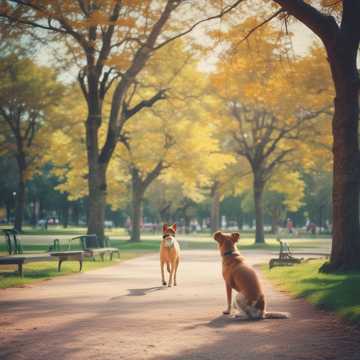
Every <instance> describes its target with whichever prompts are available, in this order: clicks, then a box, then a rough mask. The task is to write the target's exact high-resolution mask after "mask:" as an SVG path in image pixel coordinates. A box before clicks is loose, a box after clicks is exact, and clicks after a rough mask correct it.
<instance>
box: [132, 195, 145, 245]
mask: <svg viewBox="0 0 360 360" xmlns="http://www.w3.org/2000/svg"><path fill="white" fill-rule="evenodd" d="M142 203H143V191H142V189H139V188H133V191H132V211H131V224H132V229H131V239H130V241H132V242H139V241H140V232H141V219H142Z"/></svg>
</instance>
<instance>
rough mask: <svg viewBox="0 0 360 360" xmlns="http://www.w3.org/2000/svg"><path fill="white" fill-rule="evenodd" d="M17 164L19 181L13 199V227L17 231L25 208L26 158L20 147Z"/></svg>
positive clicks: (20, 225)
mask: <svg viewBox="0 0 360 360" xmlns="http://www.w3.org/2000/svg"><path fill="white" fill-rule="evenodd" d="M16 160H17V165H18V170H19V183H18V187H17V192H16V195H15V196H16V199H15V222H14V229H15V230H16V231H18V232H21V230H22V223H23V218H24V208H25V184H26V181H25V171H26V159H25V155H24V153H23V152H22V150H21V149H20V150H19V152H18V154H17V156H16Z"/></svg>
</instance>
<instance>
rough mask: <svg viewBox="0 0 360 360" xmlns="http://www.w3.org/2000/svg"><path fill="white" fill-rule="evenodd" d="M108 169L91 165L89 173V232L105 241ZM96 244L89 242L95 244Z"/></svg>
mask: <svg viewBox="0 0 360 360" xmlns="http://www.w3.org/2000/svg"><path fill="white" fill-rule="evenodd" d="M105 172H106V170H105V168H104V167H99V166H95V167H91V166H90V174H89V181H88V184H89V199H88V234H96V236H97V238H98V239H99V241H100V242H101V243H103V241H104V221H105V206H106V174H105ZM93 245H96V244H89V246H93Z"/></svg>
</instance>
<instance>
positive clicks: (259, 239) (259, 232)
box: [254, 175, 265, 244]
mask: <svg viewBox="0 0 360 360" xmlns="http://www.w3.org/2000/svg"><path fill="white" fill-rule="evenodd" d="M254 177H255V179H254V205H255V224H256V229H255V243H256V244H263V243H264V242H265V238H264V209H263V192H264V185H263V183H262V182H261V181H260V180H258V179H257V178H256V175H255V176H254Z"/></svg>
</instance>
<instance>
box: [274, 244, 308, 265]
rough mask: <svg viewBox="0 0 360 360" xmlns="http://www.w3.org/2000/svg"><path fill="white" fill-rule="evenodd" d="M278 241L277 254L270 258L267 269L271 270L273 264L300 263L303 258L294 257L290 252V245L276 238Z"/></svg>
mask: <svg viewBox="0 0 360 360" xmlns="http://www.w3.org/2000/svg"><path fill="white" fill-rule="evenodd" d="M277 240H278V241H279V243H280V250H279V256H278V257H277V258H273V259H270V261H269V269H270V270H271V269H272V268H273V267H275V266H290V265H294V264H300V263H301V262H302V261H303V258H296V257H295V256H294V254H293V253H292V252H291V250H290V247H289V245H288V243H287V242H286V241H282V240H280V239H277Z"/></svg>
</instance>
